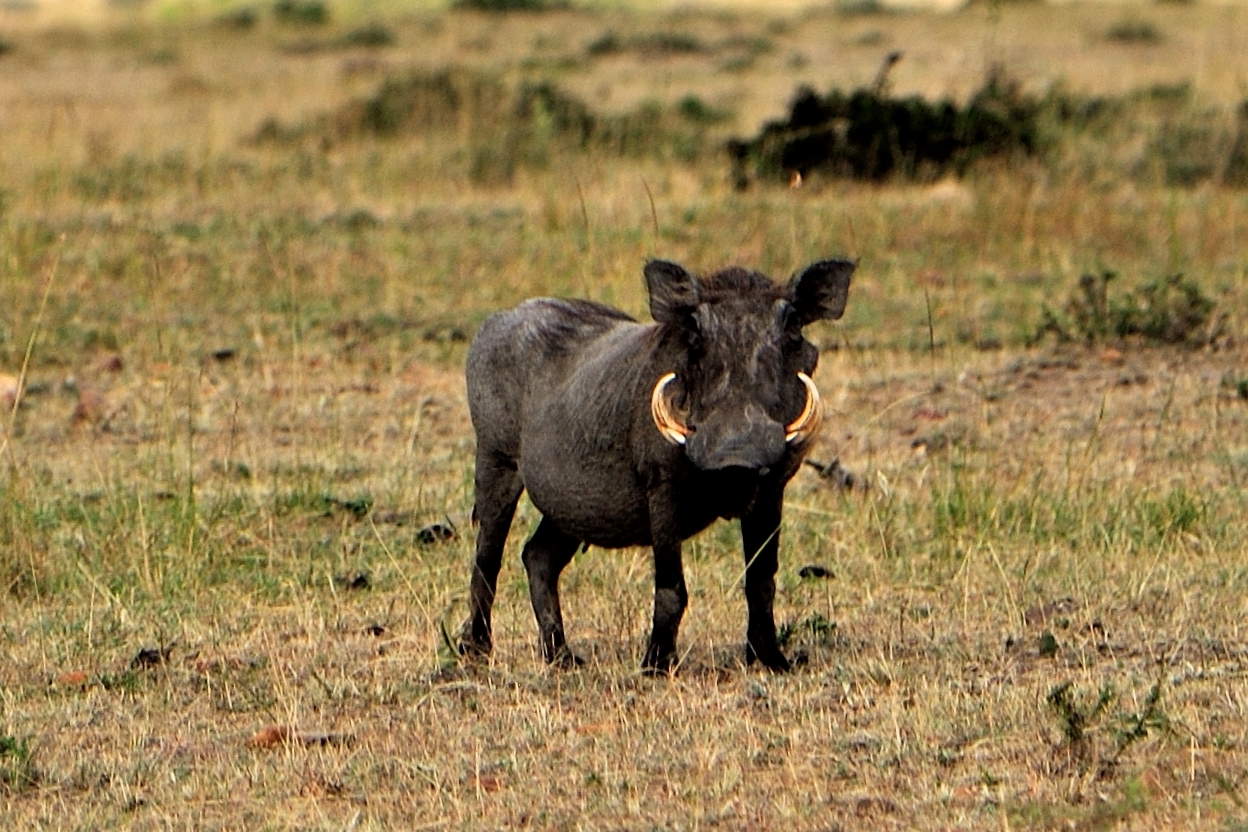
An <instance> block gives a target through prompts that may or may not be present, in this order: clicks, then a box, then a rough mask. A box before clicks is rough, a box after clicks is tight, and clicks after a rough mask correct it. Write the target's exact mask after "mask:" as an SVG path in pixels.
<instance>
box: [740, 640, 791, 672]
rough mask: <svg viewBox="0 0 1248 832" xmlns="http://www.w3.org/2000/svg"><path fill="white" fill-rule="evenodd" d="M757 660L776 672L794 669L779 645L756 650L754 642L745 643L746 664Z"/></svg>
mask: <svg viewBox="0 0 1248 832" xmlns="http://www.w3.org/2000/svg"><path fill="white" fill-rule="evenodd" d="M756 661H757V662H760V663H761V664H762V665H763V667H765V668H767V669H768V670H770V671H772V672H774V673H788V672H789V671H790V670H792V669H793V665H792V664H791V663H790V662H789V660H788V659H786V658H785V657H784V654H783V653H781V652H780V648H779V647H772V648H771V649H769V650H756V649H755V648H754V645H752V644H747V645H745V662H746V664H754V662H756Z"/></svg>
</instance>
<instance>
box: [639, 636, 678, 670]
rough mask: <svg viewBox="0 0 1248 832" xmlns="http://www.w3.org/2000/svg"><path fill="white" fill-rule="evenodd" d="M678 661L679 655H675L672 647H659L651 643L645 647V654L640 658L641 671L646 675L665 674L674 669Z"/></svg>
mask: <svg viewBox="0 0 1248 832" xmlns="http://www.w3.org/2000/svg"><path fill="white" fill-rule="evenodd" d="M679 663H680V657H679V656H678V655H676V651H675V650H673V649H670V648H669V649H666V650H664V649H660V648H657V647H655V646H654V645H653V644H652V645H650V646H649V647H648V648H647V649H646V655H645V657H644V658H642V660H641V672H642V673H644V674H646V675H647V676H667V675H669V674H670V673H671V672H672V671H673V670H675V669H676V665H678V664H679Z"/></svg>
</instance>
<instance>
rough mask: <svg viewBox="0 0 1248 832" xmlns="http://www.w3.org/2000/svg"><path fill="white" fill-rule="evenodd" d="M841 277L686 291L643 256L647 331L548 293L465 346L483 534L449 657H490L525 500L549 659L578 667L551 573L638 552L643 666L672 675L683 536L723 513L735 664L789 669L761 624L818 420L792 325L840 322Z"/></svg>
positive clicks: (730, 279)
mask: <svg viewBox="0 0 1248 832" xmlns="http://www.w3.org/2000/svg"><path fill="white" fill-rule="evenodd" d="M853 271H854V264H853V263H852V262H850V261H847V260H823V261H820V262H817V263H813V264H811V265H810V266H808V267H806V268H805V269H804V270H802V271H801V272H800V273H799V274H797V275H796V276H794V277H793V278H792V279H791V280H790V281H789V282H788V284H787V285H783V286H782V285H780V284H778V283H775V282H773V281H772V280H771V279H769V278H768V277H766V276H765V275H762V274H759V273H757V272H753V271H749V270H747V269H743V268H738V267H733V268H727V269H724V270H722V271H719V272H716V273H715V274H712V275H710V276H709V277H704V278H698V277H695V276H694V275H693V274H691V273H690V272H688V271H686V270H685V269H684V268H683V267H681V266H678V265H676V264H675V263H669V262H665V261H662V260H653V261H650V262H649V263H647V264H646V266H645V277H646V285H647V287H648V289H649V292H650V314H651V315H652V316H653V317H654V320H655V323H653V324H642V323H638V322H637V321H635V320H633V319H632V318H630V317H629V316H627V315H625V314H624V313H622V312H619V311H617V310H615V309H611V308H609V307H606V306H602V305H600V304H596V303H590V302H588V301H583V300H552V299H546V298H543V299H536V300H530V301H526V302H525V303H522V304H520V305H519V306H517V307H516V308H515V309H511V310H509V311H506V312H502V313H499V314H497V315H494V316H493V317H491V318H490V319H489V320H487V321H486V322H485V324H484V325H483V326H482V327H481V331H480V332H479V333H478V334H477V337H476V339H475V340H474V341H473V343H472V346H471V348H470V349H469V351H468V365H467V376H468V405H469V409H470V411H471V413H472V424H473V427H474V428H475V430H476V433H477V470H476V505H475V507H474V514H475V517H476V519H477V521H478V522H479V524H480V528H479V534H478V537H477V548H476V561H475V564H474V567H473V571H472V581H471V587H470V596H471V598H470V604H471V617H470V618H469V620H468V622H467V623H466V624H465V625H464V629H463V633H462V635H461V637H460V650H461V651H462V652H464V653H465V654H477V655H484V654H488V653H489V651H490V649H491V647H492V638H491V633H490V612H491V609H492V607H493V604H494V593H495V588H496V586H497V581H498V570H499V567H500V565H501V561H502V555H503V545H504V543H505V541H506V538H507V532H508V529H509V528H510V527H511V521H512V517H513V515H514V514H515V509H516V502H517V501H518V500H519V499H520V494H521V492H522V491H524V490H525V489H527V490H528V492H529V497H530V499H532V501H533V504H534V505H535V506H536V507H537V508H538V510H539V511H540V512H541V514H542V519H541V521H540V522H539V524H538V526H537V530H536V531H535V532H534V533H533V536H532V537H531V538H529V541H528V542H527V543H526V544H525V546H524V554H523V560H524V566H525V570H526V571H527V573H528V579H529V595H530V598H531V600H532V602H533V612H534V613H535V614H536V616H537V623H538V627H539V628H540V630H541V645H542V653H543V655H544V656H545V658H546V661H548V662H558V663H560V664H565V665H571V664H579V663H580V659H578V658H577V657H576V656H575V655H574V654H573V653H572V652H571V651H570V650H569V649H568V646H567V642H566V640H565V637H564V632H563V615H562V612H561V611H560V606H559V573H560V572H562V571H563V568H564V567H565V566H566V565H567V564H568V562H569V561H570V560H571V559H572V556H573V554H574V553H575V552H576V550H577V548H578V547H579V546H581V545H583V544H584V545H589V544H592V545H594V546H601V547H604V548H609V549H613V548H620V547H624V546H651V547H653V550H654V620H653V628H652V630H651V633H650V643H649V646H648V647H647V648H646V653H645V657H644V659H643V660H642V664H643V666H644V667H645V668H647V669H649V670H654V671H664V670H668V669H670V668H671V667H672V666H673V665H674V664H675V662H676V660H677V653H676V631H677V628H678V627H679V626H680V619H681V616H682V615H683V614H684V611H685V606H686V603H687V601H688V591H687V590H686V588H685V578H684V574H683V569H682V566H681V551H680V548H681V541H683V540H685V539H686V538H688V537H691V536H692V535H694V534H697V533H698V532H700V531H702V530H703V529H705V528H706V527H707V526H709V525H710V524H711V523H712V522H713V521H714V520H715V519H716V518H720V517H724V518H734V517H736V518H740V520H741V540H742V543H743V545H744V549H745V561H746V570H745V597H746V601H747V604H748V607H749V624H748V627H747V631H746V658H747V660H748V661H751V662H752V661H754V660H755V659H757V660H758V661H760V662H762V663H763V664H764V665H765V666H766V667H768V668H770V669H772V670H776V671H783V670H787V669H788V668H789V660H788V659H787V658H785V656H784V654H783V653H782V652H781V650H780V645H779V644H778V643H777V641H776V625H775V619H774V616H773V612H772V603H773V600H774V598H775V591H776V584H775V575H776V568H777V550H778V544H779V532H780V518H781V513H782V510H783V505H784V487H785V484H786V483H787V482H788V481H789V480H790V479H791V478H792V477H793V475H794V474H795V473H796V472H797V470H798V468H799V466H800V465H801V462H802V458H803V457H804V456H805V455H806V452H807V450H808V449H809V448H810V445H811V439H812V438H813V436H814V434H815V432H816V430H817V429H818V427H819V423H820V417H821V411H820V405H819V392H818V390H817V389H816V388H815V384H814V382H813V381H811V374H813V373H814V371H815V365H816V364H817V363H818V360H819V352H818V350H817V349H816V348H815V346H814V345H813V344H811V343H810V342H809V341H807V340H806V339H805V338H804V337H803V335H802V328H803V327H805V326H806V325H807V324H810V323H812V322H814V321H818V320H823V319H835V318H840V317H841V314H842V313H843V312H844V311H845V301H846V298H847V296H848V293H849V281H850V276H851V275H852V274H853Z"/></svg>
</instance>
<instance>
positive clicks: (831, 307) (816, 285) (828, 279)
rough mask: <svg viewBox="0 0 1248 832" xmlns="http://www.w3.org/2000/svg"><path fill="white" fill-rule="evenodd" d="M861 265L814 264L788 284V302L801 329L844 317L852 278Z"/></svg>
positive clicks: (833, 262) (843, 262)
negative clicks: (808, 325) (817, 322)
mask: <svg viewBox="0 0 1248 832" xmlns="http://www.w3.org/2000/svg"><path fill="white" fill-rule="evenodd" d="M857 266H858V264H857V263H854V262H852V261H850V260H820V261H819V262H817V263H811V264H810V265H809V266H807V267H806V268H805V269H803V270H802V272H801V273H800V274H796V275H794V276H793V279H792V280H790V281H789V286H788V295H789V303H790V304H792V305H793V312H794V316H795V318H796V320H797V323H798V325H799V326H806V324H809V323H814V322H815V321H822V320H833V321H835V320H836V319H837V318H840V317H841V315H843V314H845V301H846V300H848V299H849V278H850V276H851V275H852V274H853V273H854V269H855V268H857Z"/></svg>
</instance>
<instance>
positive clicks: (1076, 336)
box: [1032, 271, 1218, 345]
mask: <svg viewBox="0 0 1248 832" xmlns="http://www.w3.org/2000/svg"><path fill="white" fill-rule="evenodd" d="M1116 279H1117V275H1116V274H1115V273H1114V272H1111V271H1105V272H1101V273H1100V274H1085V275H1083V276H1082V277H1080V278H1079V286H1078V288H1077V289H1076V290H1075V291H1074V292H1072V293H1071V295H1070V297H1069V298H1068V299H1067V301H1066V304H1065V306H1064V308H1063V309H1062V310H1061V311H1060V312H1058V311H1055V310H1053V309H1052V308H1050V307H1049V306H1047V305H1046V306H1044V307H1043V309H1042V313H1041V314H1042V318H1041V323H1040V326H1039V328H1038V329H1037V330H1036V334H1035V336H1033V338H1032V341H1033V343H1034V342H1037V341H1039V340H1041V339H1042V338H1044V336H1046V335H1050V334H1051V335H1053V336H1054V337H1056V338H1057V340H1058V341H1064V342H1072V341H1082V342H1084V343H1086V344H1096V343H1100V342H1103V341H1106V340H1112V339H1126V338H1139V339H1141V340H1143V341H1145V342H1148V343H1153V344H1189V345H1202V344H1206V343H1208V342H1209V341H1210V340H1211V339H1212V338H1214V337H1216V336H1217V334H1218V333H1217V331H1216V329H1217V327H1212V326H1211V316H1212V314H1213V310H1214V307H1215V304H1214V301H1213V300H1212V299H1211V298H1209V297H1208V296H1206V295H1205V294H1204V292H1203V291H1201V289H1200V287H1199V286H1197V285H1196V284H1195V283H1193V282H1192V281H1190V280H1186V279H1184V277H1183V275H1182V274H1174V275H1170V276H1168V277H1164V278H1161V279H1159V280H1152V281H1148V282H1145V283H1144V284H1142V285H1141V286H1140V287H1139V288H1138V289H1136V290H1135V291H1129V292H1124V293H1121V294H1116V295H1111V294H1110V291H1109V287H1110V284H1111V283H1112V282H1113V281H1115V280H1116Z"/></svg>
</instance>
